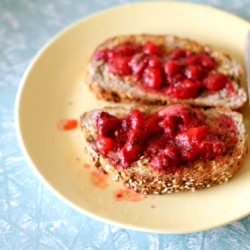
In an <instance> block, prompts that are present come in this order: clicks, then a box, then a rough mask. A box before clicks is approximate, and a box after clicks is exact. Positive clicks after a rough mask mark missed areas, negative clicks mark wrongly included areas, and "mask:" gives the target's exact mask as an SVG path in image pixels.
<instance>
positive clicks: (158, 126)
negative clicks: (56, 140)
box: [95, 104, 237, 173]
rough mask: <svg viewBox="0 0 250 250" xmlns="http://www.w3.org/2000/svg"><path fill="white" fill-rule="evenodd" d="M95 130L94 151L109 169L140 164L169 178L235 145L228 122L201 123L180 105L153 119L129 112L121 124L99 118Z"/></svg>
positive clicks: (196, 113) (201, 116)
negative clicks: (189, 164) (101, 157)
mask: <svg viewBox="0 0 250 250" xmlns="http://www.w3.org/2000/svg"><path fill="white" fill-rule="evenodd" d="M96 128H97V134H98V135H97V137H96V143H95V149H96V150H97V151H98V152H99V153H100V154H101V155H103V156H104V157H106V158H108V159H109V162H110V164H111V165H113V166H114V167H115V168H129V167H130V166H131V165H132V164H133V163H134V162H136V161H138V160H139V159H140V160H143V159H144V160H146V161H147V164H146V165H149V166H150V167H151V168H152V169H154V170H155V171H158V172H163V173H174V172H177V171H179V170H180V169H181V168H182V167H183V166H185V165H187V164H188V163H189V162H190V161H194V160H197V159H199V160H202V161H205V160H211V159H214V158H216V157H217V156H221V155H224V154H226V153H227V152H229V151H230V150H232V149H233V147H234V145H235V143H237V130H236V126H235V124H234V122H233V120H232V118H230V117H229V116H227V115H225V114H218V115H216V116H214V117H212V118H211V117H207V116H206V114H205V112H204V111H202V110H200V109H196V108H191V107H189V106H186V105H182V104H174V105H170V106H168V107H166V108H163V109H161V110H159V111H157V112H155V113H143V112H141V111H140V110H138V109H132V110H131V111H130V112H129V113H128V114H127V115H126V116H124V117H122V118H118V117H116V116H114V115H111V114H109V113H105V112H100V113H99V115H97V117H96Z"/></svg>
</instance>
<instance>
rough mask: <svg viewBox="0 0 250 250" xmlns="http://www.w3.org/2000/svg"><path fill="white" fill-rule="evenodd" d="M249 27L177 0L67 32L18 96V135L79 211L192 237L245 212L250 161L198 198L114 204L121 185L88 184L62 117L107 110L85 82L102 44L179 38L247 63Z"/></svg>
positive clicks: (249, 202)
mask: <svg viewBox="0 0 250 250" xmlns="http://www.w3.org/2000/svg"><path fill="white" fill-rule="evenodd" d="M248 29H249V23H248V22H246V21H244V20H242V19H240V18H238V17H236V16H233V15H231V14H228V13H225V12H222V11H220V10H217V9H214V8H210V7H205V6H202V5H195V4H187V3H178V2H155V3H138V4H129V5H125V6H122V7H118V8H113V9H110V10H106V11H104V12H101V13H98V14H95V15H93V16H90V17H88V18H86V19H84V20H82V21H80V22H78V23H76V24H74V25H73V26H71V27H69V28H67V29H66V30H64V31H63V32H61V33H60V34H59V35H57V36H56V37H55V38H54V39H53V40H52V41H51V42H49V43H48V44H47V45H46V46H45V47H44V48H43V49H42V50H41V52H40V53H39V54H38V55H37V56H36V58H35V59H34V61H33V62H32V64H31V65H30V67H29V69H28V70H27V72H26V74H25V76H24V78H23V80H22V84H21V87H20V91H19V94H18V98H17V106H16V118H17V120H16V121H17V124H18V129H17V130H18V135H19V139H20V143H21V145H22V148H23V150H24V153H25V155H26V156H27V159H28V160H29V161H30V163H31V165H32V167H33V169H34V170H35V172H36V173H37V174H38V176H39V177H41V178H42V180H43V181H44V182H45V183H46V184H47V185H48V186H50V187H51V188H52V189H53V190H54V191H55V192H56V194H57V195H58V196H59V197H60V198H62V199H63V200H64V201H65V202H66V203H67V204H69V205H71V206H72V207H74V208H75V209H77V210H78V211H81V212H84V213H86V214H88V215H90V216H92V217H94V218H98V219H101V220H102V221H105V222H108V223H114V224H117V225H120V226H124V227H128V228H132V229H137V230H143V231H151V232H163V233H187V232H195V231H201V230H206V229H210V228H214V227H217V226H220V225H224V224H226V223H230V222H232V221H234V220H237V219H240V218H242V217H244V216H246V215H248V214H249V213H250V199H249V197H250V164H249V163H250V159H249V156H248V157H247V161H246V164H245V166H244V167H243V169H242V170H241V171H240V172H239V173H238V174H237V175H236V176H235V178H233V179H232V181H230V182H229V183H227V184H224V185H221V186H217V187H214V188H211V189H207V190H204V191H199V192H195V193H178V194H172V195H162V196H153V197H152V196H149V197H147V198H146V199H143V200H142V201H140V202H129V201H117V202H116V201H115V200H114V191H115V190H117V188H119V184H117V183H113V182H111V185H110V186H109V187H107V188H106V189H100V188H98V187H96V186H94V185H93V184H92V182H91V178H90V173H91V171H92V169H88V170H87V169H84V168H83V167H82V164H83V162H84V161H85V155H84V152H83V148H82V139H83V138H82V134H81V132H80V129H78V130H75V131H68V132H64V131H61V130H59V129H58V127H57V124H58V121H59V120H61V119H66V118H77V119H78V118H79V116H80V114H81V113H83V112H84V111H86V110H90V109H93V108H96V107H100V106H102V105H104V103H101V102H98V101H97V100H96V99H95V98H94V96H93V95H92V94H91V93H90V92H89V90H88V88H87V87H86V84H85V83H84V77H83V76H84V70H85V64H86V62H87V60H88V58H89V55H90V54H91V52H92V51H93V49H94V48H95V46H97V45H98V44H99V43H100V42H102V41H103V40H104V39H106V38H108V37H110V36H113V35H119V34H132V33H154V34H176V35H178V36H182V37H188V38H191V39H194V40H197V41H199V42H201V43H208V44H210V45H213V46H214V47H215V48H216V49H219V50H223V51H225V52H228V53H230V54H231V55H232V56H233V57H234V58H235V59H236V60H238V61H239V62H240V63H243V48H244V41H245V37H246V34H247V31H248ZM246 112H248V111H246ZM247 118H249V116H248V117H247ZM246 122H247V121H246ZM248 130H249V127H248ZM152 205H153V206H155V208H152V207H151V206H152Z"/></svg>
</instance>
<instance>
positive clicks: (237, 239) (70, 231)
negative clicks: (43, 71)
mask: <svg viewBox="0 0 250 250" xmlns="http://www.w3.org/2000/svg"><path fill="white" fill-rule="evenodd" d="M127 2H135V1H128V0H106V1H105V0H85V1H84V0H82V1H80V0H74V1H71V0H53V1H50V0H36V1H32V0H0V249H20V250H21V249H53V250H57V249H111V250H112V249H152V250H153V249H174V250H178V249H194V250H196V249H213V250H214V249H250V217H247V218H244V219H242V220H240V221H238V222H235V223H233V224H231V225H228V226H225V227H220V228H217V229H214V230H210V231H206V232H201V233H196V234H187V235H163V234H152V233H141V232H136V231H132V230H126V229H121V228H118V227H115V226H110V225H107V224H104V223H101V222H98V221H96V220H93V219H90V218H88V217H86V216H84V215H82V214H80V213H78V212H76V211H74V210H73V209H71V208H69V207H68V206H66V205H65V204H64V203H62V202H61V201H60V200H58V199H57V198H55V196H54V195H53V194H51V193H50V191H49V190H48V189H47V188H46V187H45V186H43V184H41V183H40V182H39V181H38V180H37V178H36V176H34V174H33V173H32V171H31V169H30V168H29V166H28V165H27V163H26V161H25V159H24V157H23V155H22V153H21V151H20V149H19V147H18V144H17V139H16V135H15V124H14V119H13V110H14V101H15V95H16V92H17V89H18V85H19V83H20V79H21V76H22V74H23V73H24V71H25V69H26V67H27V66H28V64H29V62H30V60H31V58H32V57H33V56H34V55H35V54H36V53H37V52H38V50H39V49H40V48H41V46H42V45H43V44H44V43H46V42H47V41H48V40H49V39H50V38H51V37H52V36H54V35H55V34H56V33H57V32H58V31H60V30H61V29H62V28H64V27H65V26H67V25H69V24H71V23H73V22H74V21H75V20H78V19H80V18H83V17H85V16H86V15H89V14H91V13H93V12H96V11H99V10H102V9H105V8H108V7H110V6H114V5H118V4H123V3H127ZM185 2H187V1H185ZM192 2H197V3H205V4H209V5H213V6H216V7H218V8H221V9H224V10H227V11H229V12H233V13H235V14H237V15H239V16H241V17H243V18H245V19H247V20H250V0H206V1H202V0H200V1H192ZM232 32H233V31H232ZM228 209H230V208H228Z"/></svg>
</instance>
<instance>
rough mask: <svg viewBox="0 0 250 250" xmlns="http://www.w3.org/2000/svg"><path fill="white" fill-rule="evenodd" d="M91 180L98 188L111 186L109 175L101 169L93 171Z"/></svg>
mask: <svg viewBox="0 0 250 250" xmlns="http://www.w3.org/2000/svg"><path fill="white" fill-rule="evenodd" d="M91 181H92V183H93V184H94V185H95V186H96V187H98V188H106V187H108V186H109V182H108V176H107V175H105V174H102V173H100V172H99V171H92V172H91Z"/></svg>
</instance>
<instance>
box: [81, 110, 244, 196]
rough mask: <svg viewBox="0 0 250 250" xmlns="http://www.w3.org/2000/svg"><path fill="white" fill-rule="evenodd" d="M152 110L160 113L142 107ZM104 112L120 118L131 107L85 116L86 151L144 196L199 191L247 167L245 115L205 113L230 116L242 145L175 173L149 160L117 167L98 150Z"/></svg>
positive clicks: (198, 161)
mask: <svg viewBox="0 0 250 250" xmlns="http://www.w3.org/2000/svg"><path fill="white" fill-rule="evenodd" d="M139 109H141V110H144V111H146V112H148V111H157V109H159V108H155V107H139ZM100 111H106V112H109V113H111V114H114V115H117V116H124V115H125V114H127V113H128V112H129V108H124V107H112V108H111V107H107V108H103V109H102V110H93V111H90V112H87V113H85V114H83V115H82V116H81V120H80V124H81V128H82V131H83V134H84V141H85V144H84V145H85V149H86V152H87V154H88V155H89V156H90V158H91V160H92V162H93V163H94V164H95V166H96V167H97V168H98V169H99V170H101V171H103V172H105V173H108V174H109V175H110V176H111V177H112V178H113V179H114V180H116V181H119V182H121V183H123V184H124V185H125V186H127V187H129V188H132V189H133V190H134V191H136V192H139V193H143V194H163V193H174V192H180V191H195V190H199V189H204V188H209V187H211V186H214V185H217V184H222V183H224V182H227V181H228V180H229V179H231V178H232V177H233V176H234V175H235V173H236V172H237V171H238V170H239V169H240V167H241V166H242V165H243V162H244V158H245V155H246V153H247V139H246V138H247V135H246V131H245V127H244V123H243V120H242V115H241V114H240V113H238V112H233V111H231V110H229V109H225V108H213V109H208V110H204V112H205V113H206V115H207V116H209V117H212V116H216V115H220V114H225V115H228V116H230V117H231V118H232V119H233V121H234V123H235V124H236V127H237V133H238V142H237V144H236V145H235V146H234V148H233V150H232V152H229V153H228V154H227V155H223V156H219V157H216V158H215V159H213V160H205V161H201V160H196V161H193V162H190V163H189V164H187V165H185V166H183V167H182V168H181V169H180V171H178V172H175V173H167V174H166V173H161V172H158V171H155V170H153V169H152V168H151V167H149V166H148V164H147V160H146V159H139V160H138V161H136V162H134V163H133V164H131V166H130V167H128V168H126V169H119V168H115V167H113V166H112V165H110V163H109V160H108V159H107V158H105V157H103V156H101V155H100V154H98V152H96V151H95V147H94V144H95V138H96V134H97V131H96V128H95V125H94V121H95V117H96V115H97V114H98V113H99V112H100Z"/></svg>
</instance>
